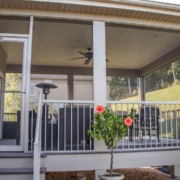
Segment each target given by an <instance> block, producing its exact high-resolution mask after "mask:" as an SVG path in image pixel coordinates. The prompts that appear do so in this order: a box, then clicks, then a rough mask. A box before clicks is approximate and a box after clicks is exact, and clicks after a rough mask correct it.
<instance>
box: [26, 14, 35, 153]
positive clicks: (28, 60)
mask: <svg viewBox="0 0 180 180" xmlns="http://www.w3.org/2000/svg"><path fill="white" fill-rule="evenodd" d="M33 23H34V18H33V17H32V16H31V17H30V25H29V38H28V47H27V64H26V94H25V102H26V104H25V107H26V108H25V114H26V117H25V119H26V122H25V127H24V150H25V152H27V151H28V133H27V132H28V126H29V125H28V124H29V123H28V119H29V117H28V115H29V84H30V74H31V55H32V38H33Z"/></svg>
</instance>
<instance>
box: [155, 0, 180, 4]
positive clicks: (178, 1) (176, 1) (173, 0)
mask: <svg viewBox="0 0 180 180" xmlns="http://www.w3.org/2000/svg"><path fill="white" fill-rule="evenodd" d="M151 1H157V2H164V3H171V4H179V5H180V0H151Z"/></svg>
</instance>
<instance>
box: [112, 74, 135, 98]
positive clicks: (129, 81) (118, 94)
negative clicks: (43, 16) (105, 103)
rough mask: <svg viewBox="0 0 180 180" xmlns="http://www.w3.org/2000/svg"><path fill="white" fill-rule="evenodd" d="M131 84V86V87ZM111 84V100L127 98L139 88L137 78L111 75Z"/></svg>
mask: <svg viewBox="0 0 180 180" xmlns="http://www.w3.org/2000/svg"><path fill="white" fill-rule="evenodd" d="M130 85H131V87H129V86H130ZM109 86H110V99H111V100H120V99H125V98H128V97H130V96H131V95H132V93H131V92H133V91H134V90H137V78H136V77H135V78H134V77H129V78H127V77H117V76H113V77H111V81H110V82H109Z"/></svg>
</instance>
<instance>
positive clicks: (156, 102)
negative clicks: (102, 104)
mask: <svg viewBox="0 0 180 180" xmlns="http://www.w3.org/2000/svg"><path fill="white" fill-rule="evenodd" d="M106 103H107V104H179V105H180V102H179V101H106Z"/></svg>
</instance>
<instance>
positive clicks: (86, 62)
mask: <svg viewBox="0 0 180 180" xmlns="http://www.w3.org/2000/svg"><path fill="white" fill-rule="evenodd" d="M87 50H88V52H85V53H83V52H78V53H79V54H82V55H83V56H84V57H78V58H72V59H69V60H77V59H84V58H86V60H85V61H84V64H85V65H87V64H89V63H90V61H91V59H92V57H93V53H92V52H91V50H92V48H87ZM106 61H108V60H107V59H106Z"/></svg>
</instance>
